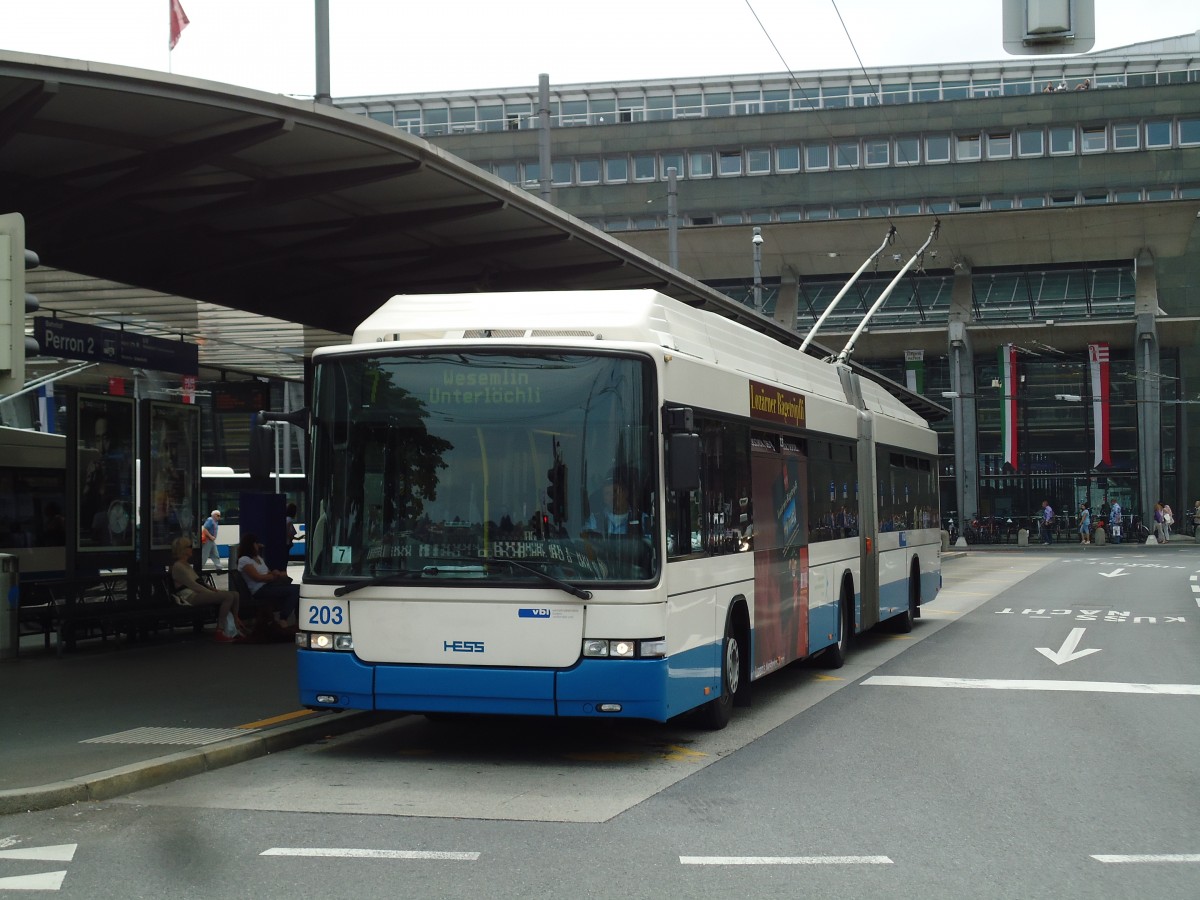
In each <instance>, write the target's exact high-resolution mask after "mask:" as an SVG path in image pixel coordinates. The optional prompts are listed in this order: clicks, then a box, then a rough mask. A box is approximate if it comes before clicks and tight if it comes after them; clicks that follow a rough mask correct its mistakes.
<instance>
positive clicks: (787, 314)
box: [775, 266, 800, 331]
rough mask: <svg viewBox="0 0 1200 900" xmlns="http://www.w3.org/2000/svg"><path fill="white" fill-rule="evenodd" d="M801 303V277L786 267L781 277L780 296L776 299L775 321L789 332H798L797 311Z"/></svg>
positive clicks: (789, 267)
mask: <svg viewBox="0 0 1200 900" xmlns="http://www.w3.org/2000/svg"><path fill="white" fill-rule="evenodd" d="M799 302H800V276H799V275H798V274H797V273H796V270H795V269H793V268H792V267H791V266H784V267H783V271H782V272H781V273H780V276H779V294H778V296H776V298H775V321H776V322H778V323H779V324H780V325H782V326H783V327H784V328H786V329H787V330H788V331H795V330H796V309H797V306H798V304H799Z"/></svg>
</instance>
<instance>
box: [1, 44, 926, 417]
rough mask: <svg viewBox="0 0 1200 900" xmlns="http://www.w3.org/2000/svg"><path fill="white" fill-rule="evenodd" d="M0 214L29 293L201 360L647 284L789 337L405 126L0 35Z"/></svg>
mask: <svg viewBox="0 0 1200 900" xmlns="http://www.w3.org/2000/svg"><path fill="white" fill-rule="evenodd" d="M0 211H4V212H9V211H12V212H20V213H22V214H23V215H24V217H25V221H26V235H27V244H28V246H29V247H31V248H32V249H34V250H35V251H37V252H38V254H39V256H40V258H41V261H42V264H43V266H46V267H48V268H47V269H46V270H45V271H42V270H38V271H35V272H32V273H30V275H31V277H30V288H29V289H30V290H31V291H32V292H34V293H37V294H39V299H40V300H41V302H42V304H43V310H44V312H48V313H57V314H59V315H61V316H64V317H71V318H76V319H78V320H79V321H81V322H85V323H91V324H97V325H103V326H106V327H113V328H117V327H124V328H126V329H128V330H133V331H138V332H143V333H149V334H156V335H158V336H160V337H171V336H178V337H180V338H181V339H183V340H186V341H191V342H195V343H197V344H199V345H200V365H201V367H202V368H204V369H208V370H228V371H234V372H247V373H251V374H270V375H278V376H282V377H291V378H298V377H299V376H300V374H301V371H302V365H303V360H304V358H305V357H307V356H308V354H309V353H310V351H311V350H312V349H313V348H315V347H317V346H323V345H327V344H330V343H340V342H341V341H342V340H343V339H344V338H343V336H344V335H347V334H349V333H350V332H351V331H353V329H354V327H355V326H356V325H357V324H358V323H359V322H361V321H362V320H363V319H364V318H366V317H367V315H369V314H370V313H371V312H373V311H374V310H375V309H376V308H378V307H379V306H380V305H382V303H383V302H384V301H385V300H387V299H388V298H389V297H390V296H392V295H394V294H401V293H447V292H469V291H499V292H504V291H517V290H549V289H557V290H570V289H572V288H584V287H586V288H591V289H606V288H611V289H617V288H653V289H656V290H659V291H662V292H663V293H665V294H668V295H670V296H673V297H676V298H678V299H680V300H682V301H684V302H687V303H689V304H692V305H694V306H698V307H702V308H707V309H711V310H713V311H716V312H719V313H721V314H723V315H725V316H727V317H730V318H733V319H735V320H738V321H741V322H743V323H745V324H747V325H750V326H751V327H754V328H756V329H758V330H760V331H764V332H767V333H769V334H771V335H772V336H774V337H776V338H777V339H779V340H781V341H784V342H787V343H790V344H792V345H793V346H796V345H798V344H799V340H800V338H799V336H797V335H796V334H795V333H794V332H793V331H792V330H790V329H787V328H784V327H783V326H781V325H779V324H778V323H775V322H773V321H771V320H769V319H765V318H764V317H762V316H760V315H759V314H757V313H756V312H754V311H753V310H751V309H749V308H747V307H745V306H742V305H741V304H738V303H736V302H734V301H731V300H730V299H729V298H727V297H725V296H724V295H722V294H721V293H719V292H717V291H715V290H713V289H711V288H709V287H707V286H705V285H703V284H701V283H700V282H698V281H695V280H693V279H691V278H689V277H688V276H686V275H683V274H682V273H680V272H678V271H676V270H674V269H672V268H670V267H668V266H666V265H664V264H662V263H661V262H659V261H658V260H656V259H654V258H653V257H651V256H649V255H646V254H645V253H643V252H641V251H639V250H635V249H634V248H632V247H630V246H629V245H628V244H625V243H622V242H620V241H617V240H614V239H613V238H611V237H609V236H608V235H606V234H604V233H603V232H601V231H598V230H596V229H594V228H592V227H591V226H588V225H586V224H584V223H583V222H581V221H579V220H577V219H574V218H572V217H571V216H568V215H566V214H564V213H563V212H562V211H561V210H559V209H558V208H556V207H554V206H552V205H550V204H547V203H544V202H542V201H541V200H540V199H538V198H537V197H534V196H532V195H530V194H528V193H527V192H525V191H522V190H519V189H517V188H515V187H513V186H512V185H510V184H508V183H507V182H505V181H502V180H500V179H498V178H496V177H494V176H492V175H490V174H488V173H486V172H483V171H482V170H480V169H478V168H476V167H474V166H471V165H469V164H467V163H465V162H463V161H461V160H459V159H458V158H456V157H454V156H451V155H450V154H448V153H446V152H444V151H442V150H439V149H438V148H436V147H434V146H432V145H430V144H428V143H426V142H425V141H423V140H421V139H419V138H415V137H412V136H410V135H408V134H406V133H404V132H402V131H397V130H396V129H393V128H388V127H385V126H383V125H380V124H379V123H376V122H374V121H372V120H371V119H369V118H366V117H364V116H358V115H354V114H350V113H345V112H342V111H341V110H338V109H336V108H334V107H332V106H327V105H319V104H316V103H314V102H312V101H310V100H296V99H291V98H287V97H283V96H278V95H273V94H265V93H260V92H256V91H250V90H247V89H243V88H238V87H233V86H230V85H224V84H216V83H213V82H208V81H203V80H198V79H192V78H183V77H179V76H171V75H166V74H163V73H160V72H149V71H143V70H136V69H128V68H123V67H117V66H110V65H104V64H98V63H92V62H85V61H79V60H66V59H57V58H50V57H42V56H30V55H25V54H16V53H8V52H0ZM818 352H822V351H821V350H818ZM824 352H827V351H824ZM888 389H889V390H891V391H892V392H893V393H895V394H896V395H897V396H900V397H901V398H902V399H904V400H905V402H906V403H908V404H909V405H910V406H911V407H912V408H914V409H917V410H918V411H919V412H921V413H922V414H923V415H926V416H930V417H938V416H940V415H941V414H944V413H945V410H944V409H943V408H942V407H940V406H937V405H935V404H932V403H929V402H928V401H925V400H923V399H922V398H920V397H916V396H915V395H911V394H909V393H908V392H907V391H906V390H905V389H904V388H903V387H902V386H900V385H897V384H895V383H889V385H888Z"/></svg>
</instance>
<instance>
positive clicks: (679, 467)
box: [667, 434, 700, 491]
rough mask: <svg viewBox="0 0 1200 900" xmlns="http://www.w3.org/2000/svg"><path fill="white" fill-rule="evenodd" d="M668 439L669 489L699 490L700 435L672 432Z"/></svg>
mask: <svg viewBox="0 0 1200 900" xmlns="http://www.w3.org/2000/svg"><path fill="white" fill-rule="evenodd" d="M667 440H668V444H667V490H670V491H695V490H699V489H700V435H698V434H672V435H671V436H670V437H669V438H668V439H667Z"/></svg>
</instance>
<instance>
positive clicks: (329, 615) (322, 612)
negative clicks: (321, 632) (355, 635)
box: [308, 605, 346, 625]
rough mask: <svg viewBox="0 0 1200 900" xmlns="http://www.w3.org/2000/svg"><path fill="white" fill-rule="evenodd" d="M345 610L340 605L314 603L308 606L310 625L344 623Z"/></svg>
mask: <svg viewBox="0 0 1200 900" xmlns="http://www.w3.org/2000/svg"><path fill="white" fill-rule="evenodd" d="M345 621H346V620H345V610H344V609H343V608H342V607H340V606H319V605H313V606H310V607H309V608H308V624H309V625H344V624H345Z"/></svg>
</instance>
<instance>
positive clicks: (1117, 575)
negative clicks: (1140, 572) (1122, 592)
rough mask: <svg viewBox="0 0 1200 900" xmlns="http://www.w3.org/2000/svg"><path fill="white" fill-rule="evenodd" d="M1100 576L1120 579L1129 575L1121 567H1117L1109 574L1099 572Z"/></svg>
mask: <svg viewBox="0 0 1200 900" xmlns="http://www.w3.org/2000/svg"><path fill="white" fill-rule="evenodd" d="M1100 574H1101V575H1103V576H1104V577H1105V578H1120V577H1121V576H1122V575H1128V574H1129V573H1128V572H1126V571H1125V568H1124V567H1123V566H1118V567H1117V568H1115V569H1113V570H1112V571H1111V572H1101V573H1100Z"/></svg>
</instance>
